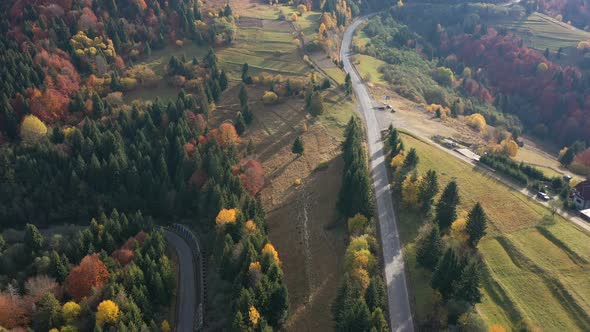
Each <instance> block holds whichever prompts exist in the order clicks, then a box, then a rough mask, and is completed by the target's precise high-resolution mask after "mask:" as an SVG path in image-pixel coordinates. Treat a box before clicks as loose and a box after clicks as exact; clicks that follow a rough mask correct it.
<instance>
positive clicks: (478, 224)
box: [466, 202, 488, 248]
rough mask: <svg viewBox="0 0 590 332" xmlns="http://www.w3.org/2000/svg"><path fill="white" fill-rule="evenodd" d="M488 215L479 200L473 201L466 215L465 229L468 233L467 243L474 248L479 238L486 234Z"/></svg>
mask: <svg viewBox="0 0 590 332" xmlns="http://www.w3.org/2000/svg"><path fill="white" fill-rule="evenodd" d="M487 223H488V217H487V215H486V213H485V211H484V210H483V207H482V206H481V204H480V203H479V202H477V203H475V205H474V206H473V209H471V211H469V215H468V216H467V226H466V231H467V234H468V235H469V244H470V245H471V246H472V247H473V248H475V247H477V244H478V243H479V240H481V238H482V237H483V236H484V235H485V234H486V227H487Z"/></svg>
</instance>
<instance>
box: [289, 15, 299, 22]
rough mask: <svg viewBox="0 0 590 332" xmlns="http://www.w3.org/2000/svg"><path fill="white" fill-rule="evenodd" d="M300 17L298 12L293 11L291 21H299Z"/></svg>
mask: <svg viewBox="0 0 590 332" xmlns="http://www.w3.org/2000/svg"><path fill="white" fill-rule="evenodd" d="M298 18H299V16H297V13H293V14H291V21H293V22H297V19H298Z"/></svg>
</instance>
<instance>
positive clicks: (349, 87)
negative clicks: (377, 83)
mask: <svg viewBox="0 0 590 332" xmlns="http://www.w3.org/2000/svg"><path fill="white" fill-rule="evenodd" d="M344 91H346V95H349V94H351V93H352V80H351V78H350V74H349V73H347V74H346V77H345V78H344Z"/></svg>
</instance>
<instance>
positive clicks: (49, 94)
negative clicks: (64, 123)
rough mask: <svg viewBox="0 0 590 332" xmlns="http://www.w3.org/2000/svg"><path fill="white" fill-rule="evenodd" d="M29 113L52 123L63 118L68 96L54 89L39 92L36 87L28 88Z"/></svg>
mask: <svg viewBox="0 0 590 332" xmlns="http://www.w3.org/2000/svg"><path fill="white" fill-rule="evenodd" d="M29 94H30V99H29V103H30V108H31V113H32V114H33V115H35V116H37V117H38V118H39V119H41V121H43V122H45V123H54V122H56V121H60V120H62V119H63V118H64V116H65V114H66V111H67V106H68V100H69V99H68V97H66V96H64V95H63V94H62V93H60V92H59V91H57V90H55V89H47V90H46V91H45V92H41V91H39V90H38V89H33V90H30V92H29Z"/></svg>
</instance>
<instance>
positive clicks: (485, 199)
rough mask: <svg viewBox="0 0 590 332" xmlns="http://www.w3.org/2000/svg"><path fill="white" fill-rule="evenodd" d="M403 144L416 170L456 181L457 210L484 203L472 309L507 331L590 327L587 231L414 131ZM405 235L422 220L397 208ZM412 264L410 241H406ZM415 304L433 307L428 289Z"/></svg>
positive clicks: (417, 282) (418, 272)
mask: <svg viewBox="0 0 590 332" xmlns="http://www.w3.org/2000/svg"><path fill="white" fill-rule="evenodd" d="M403 140H404V144H405V146H406V148H411V147H414V148H416V150H417V151H418V155H419V156H420V163H419V165H418V168H419V171H420V172H425V171H426V170H428V169H435V170H436V171H437V172H438V173H439V179H440V181H441V182H442V185H445V184H446V183H447V182H448V181H450V180H451V179H455V180H456V181H457V183H458V184H459V188H460V193H461V198H462V202H461V208H462V209H464V210H467V209H468V208H469V207H471V206H472V205H473V203H475V202H476V201H479V202H481V203H482V205H483V207H484V208H485V210H486V212H487V213H488V215H489V217H490V220H491V225H490V227H489V230H488V235H487V236H486V237H485V238H484V239H483V240H482V242H481V243H480V246H479V248H480V251H481V254H482V256H483V259H484V262H485V267H486V271H485V278H484V283H483V287H484V292H483V293H484V298H483V302H482V303H481V304H479V305H478V306H477V310H478V312H479V313H480V315H481V316H482V318H483V319H484V321H485V322H486V323H487V324H488V325H491V324H500V325H503V326H504V327H507V328H510V329H516V328H519V327H523V326H527V327H529V328H535V327H539V328H542V329H543V330H546V331H559V330H561V331H574V330H586V331H587V330H590V314H589V313H590V287H589V286H590V263H589V262H590V241H589V240H590V236H589V235H588V234H586V233H583V232H582V231H581V230H579V229H577V228H575V227H574V226H573V225H572V224H570V223H569V222H568V221H566V220H564V219H562V218H561V217H559V216H554V217H552V216H551V212H550V211H549V210H548V209H546V208H545V207H543V206H541V205H540V204H537V203H535V202H534V201H532V200H530V199H528V198H527V197H525V196H524V195H522V194H520V193H518V192H515V191H513V190H510V189H508V188H507V187H506V186H504V185H503V184H501V183H498V182H496V181H495V180H493V179H491V178H489V177H487V176H486V175H484V174H483V173H481V172H478V171H477V170H476V169H474V168H473V167H472V166H470V165H468V164H466V163H464V162H462V161H459V160H457V159H455V158H452V157H450V156H448V154H447V153H445V152H444V151H441V150H440V149H438V148H436V147H433V146H431V145H429V144H427V143H425V142H422V141H420V140H417V139H415V138H413V137H411V136H408V135H403ZM400 219H401V221H402V227H401V228H402V238H404V239H406V240H407V239H412V238H414V237H415V232H416V229H417V228H418V227H419V226H420V224H421V222H420V220H416V219H415V217H414V216H412V215H411V214H410V215H407V214H406V213H401V214H400ZM406 243H407V244H406V246H405V247H404V250H406V252H409V253H410V255H409V256H410V258H409V259H408V260H409V263H410V264H409V265H412V264H413V263H412V259H413V258H412V257H411V256H413V255H412V250H413V243H412V242H411V241H410V242H406ZM424 273H425V271H424V270H422V269H416V268H413V269H410V279H411V282H412V283H413V285H412V286H413V288H414V289H421V288H429V286H428V284H427V282H428V281H429V275H426V276H425V275H424ZM414 295H415V305H416V307H417V308H426V309H428V306H429V305H431V301H432V300H431V299H430V298H429V297H431V294H429V293H428V292H425V291H422V290H420V291H419V292H416V294H414Z"/></svg>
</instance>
